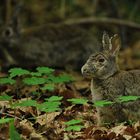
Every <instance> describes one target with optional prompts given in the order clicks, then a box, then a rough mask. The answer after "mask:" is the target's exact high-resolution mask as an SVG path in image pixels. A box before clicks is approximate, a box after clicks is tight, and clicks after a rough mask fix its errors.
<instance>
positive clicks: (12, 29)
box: [0, 6, 20, 48]
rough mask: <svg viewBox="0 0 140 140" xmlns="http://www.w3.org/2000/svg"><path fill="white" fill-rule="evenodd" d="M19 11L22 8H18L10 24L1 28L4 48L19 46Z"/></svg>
mask: <svg viewBox="0 0 140 140" xmlns="http://www.w3.org/2000/svg"><path fill="white" fill-rule="evenodd" d="M19 10H20V6H17V7H16V8H15V11H14V12H13V16H12V17H11V19H10V21H8V23H7V24H6V25H5V26H4V27H2V28H1V31H0V44H1V46H2V47H4V48H6V47H11V46H14V44H17V42H18V39H19V37H20V28H19Z"/></svg>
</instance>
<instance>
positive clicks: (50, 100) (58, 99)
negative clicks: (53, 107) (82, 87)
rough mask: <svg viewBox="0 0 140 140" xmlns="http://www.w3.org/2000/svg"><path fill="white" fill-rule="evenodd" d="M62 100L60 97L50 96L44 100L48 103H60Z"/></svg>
mask: <svg viewBox="0 0 140 140" xmlns="http://www.w3.org/2000/svg"><path fill="white" fill-rule="evenodd" d="M62 99H63V97H62V96H51V97H50V98H46V99H45V100H47V101H48V102H54V101H60V100H62Z"/></svg>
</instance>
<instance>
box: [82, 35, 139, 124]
mask: <svg viewBox="0 0 140 140" xmlns="http://www.w3.org/2000/svg"><path fill="white" fill-rule="evenodd" d="M102 44H103V50H102V51H101V52H100V53H95V54H93V55H91V56H90V57H89V59H88V60H87V62H86V63H85V65H84V66H83V67H82V69H81V71H82V74H83V75H84V76H85V77H88V78H92V80H91V92H92V99H93V101H98V100H109V101H114V102H115V104H112V105H109V106H104V107H97V121H98V124H99V125H100V124H103V123H110V122H122V121H127V120H134V121H136V120H140V101H139V100H137V101H133V102H127V103H117V102H116V98H118V97H120V96H125V95H132V96H134V95H138V96H140V70H131V71H121V70H120V69H119V66H118V64H117V59H118V53H119V50H120V39H119V37H118V36H117V35H114V36H113V37H111V38H109V36H108V34H107V33H104V34H103V39H102Z"/></svg>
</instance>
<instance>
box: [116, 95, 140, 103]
mask: <svg viewBox="0 0 140 140" xmlns="http://www.w3.org/2000/svg"><path fill="white" fill-rule="evenodd" d="M139 98H140V96H121V97H119V98H118V100H119V101H120V102H128V101H135V100H137V99H139Z"/></svg>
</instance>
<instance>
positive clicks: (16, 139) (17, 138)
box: [9, 121, 21, 140]
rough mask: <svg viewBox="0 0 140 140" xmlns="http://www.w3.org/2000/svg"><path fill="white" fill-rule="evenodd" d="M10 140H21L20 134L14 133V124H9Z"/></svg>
mask: <svg viewBox="0 0 140 140" xmlns="http://www.w3.org/2000/svg"><path fill="white" fill-rule="evenodd" d="M9 130H10V131H9V132H10V140H21V138H20V134H19V133H18V132H17V131H16V128H15V126H14V122H13V121H12V122H10V129H9Z"/></svg>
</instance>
